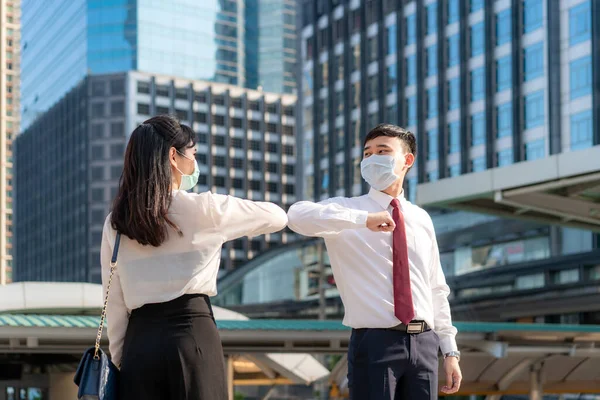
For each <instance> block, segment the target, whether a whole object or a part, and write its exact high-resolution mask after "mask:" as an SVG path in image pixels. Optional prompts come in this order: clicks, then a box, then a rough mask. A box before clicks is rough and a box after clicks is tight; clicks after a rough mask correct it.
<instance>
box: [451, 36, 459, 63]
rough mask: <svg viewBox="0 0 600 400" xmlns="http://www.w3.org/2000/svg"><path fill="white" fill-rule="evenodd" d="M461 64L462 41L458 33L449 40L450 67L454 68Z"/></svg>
mask: <svg viewBox="0 0 600 400" xmlns="http://www.w3.org/2000/svg"><path fill="white" fill-rule="evenodd" d="M459 62H460V41H459V35H458V33H457V34H456V35H452V36H450V37H449V38H448V66H449V67H453V66H455V65H458V63H459Z"/></svg>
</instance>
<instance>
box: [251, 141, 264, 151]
mask: <svg viewBox="0 0 600 400" xmlns="http://www.w3.org/2000/svg"><path fill="white" fill-rule="evenodd" d="M250 150H254V151H261V150H262V146H261V143H260V142H259V141H258V140H251V141H250Z"/></svg>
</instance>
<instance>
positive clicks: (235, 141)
mask: <svg viewBox="0 0 600 400" xmlns="http://www.w3.org/2000/svg"><path fill="white" fill-rule="evenodd" d="M231 146H233V148H236V149H242V148H244V139H241V138H232V139H231Z"/></svg>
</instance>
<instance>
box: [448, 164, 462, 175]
mask: <svg viewBox="0 0 600 400" xmlns="http://www.w3.org/2000/svg"><path fill="white" fill-rule="evenodd" d="M448 175H450V176H451V177H454V176H459V175H460V164H452V165H451V166H450V167H448Z"/></svg>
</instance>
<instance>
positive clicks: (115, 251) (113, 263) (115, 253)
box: [94, 232, 121, 360]
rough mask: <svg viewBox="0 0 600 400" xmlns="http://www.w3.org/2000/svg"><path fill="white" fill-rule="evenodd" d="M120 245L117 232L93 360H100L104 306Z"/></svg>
mask: <svg viewBox="0 0 600 400" xmlns="http://www.w3.org/2000/svg"><path fill="white" fill-rule="evenodd" d="M120 244H121V233H120V232H117V237H116V238H115V247H114V249H113V254H112V258H111V260H110V278H108V284H107V285H106V297H105V298H104V305H103V306H102V314H101V316H100V326H99V327H98V335H97V336H96V346H95V347H94V349H95V350H94V360H98V359H100V356H99V355H98V352H99V351H100V340H101V339H102V331H103V330H104V321H105V320H106V306H107V305H108V295H109V294H110V284H111V283H112V279H113V275H114V273H115V269H116V268H117V254H118V253H119V245H120Z"/></svg>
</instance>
